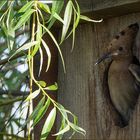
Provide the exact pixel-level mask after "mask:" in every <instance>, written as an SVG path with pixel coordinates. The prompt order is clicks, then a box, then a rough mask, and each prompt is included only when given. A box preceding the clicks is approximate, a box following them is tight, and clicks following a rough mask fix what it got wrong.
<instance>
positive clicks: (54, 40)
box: [42, 25, 66, 72]
mask: <svg viewBox="0 0 140 140" xmlns="http://www.w3.org/2000/svg"><path fill="white" fill-rule="evenodd" d="M42 27H43V28H44V29H45V30H46V32H47V33H48V34H49V35H50V37H51V38H52V40H53V42H54V43H55V45H56V47H57V49H58V51H59V54H60V57H61V60H62V64H63V68H64V72H66V68H65V62H64V58H63V55H62V52H61V50H60V46H59V45H58V43H57V41H56V39H55V37H54V36H53V34H52V33H51V32H50V31H49V30H48V29H47V28H46V27H45V26H44V25H42Z"/></svg>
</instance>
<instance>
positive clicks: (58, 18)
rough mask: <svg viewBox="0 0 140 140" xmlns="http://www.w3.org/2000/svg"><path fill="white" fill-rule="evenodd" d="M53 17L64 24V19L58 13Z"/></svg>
mask: <svg viewBox="0 0 140 140" xmlns="http://www.w3.org/2000/svg"><path fill="white" fill-rule="evenodd" d="M53 17H55V18H56V19H57V20H58V21H60V22H62V23H64V21H63V19H62V18H61V17H60V16H59V15H58V14H57V13H54V14H53Z"/></svg>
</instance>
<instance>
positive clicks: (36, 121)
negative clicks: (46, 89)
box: [33, 99, 50, 126]
mask: <svg viewBox="0 0 140 140" xmlns="http://www.w3.org/2000/svg"><path fill="white" fill-rule="evenodd" d="M49 105H50V99H47V101H46V103H45V105H44V106H43V107H42V108H41V109H40V110H39V112H38V115H37V116H36V118H35V119H34V121H33V126H35V125H36V124H37V123H38V122H39V121H40V120H41V118H42V117H43V116H44V114H45V113H46V111H47V109H48V107H49Z"/></svg>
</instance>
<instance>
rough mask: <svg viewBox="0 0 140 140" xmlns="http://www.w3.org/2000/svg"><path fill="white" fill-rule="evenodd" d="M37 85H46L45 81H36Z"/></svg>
mask: <svg viewBox="0 0 140 140" xmlns="http://www.w3.org/2000/svg"><path fill="white" fill-rule="evenodd" d="M38 83H39V85H41V86H42V87H46V82H45V81H38Z"/></svg>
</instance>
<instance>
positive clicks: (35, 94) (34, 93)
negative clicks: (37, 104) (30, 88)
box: [25, 89, 40, 102]
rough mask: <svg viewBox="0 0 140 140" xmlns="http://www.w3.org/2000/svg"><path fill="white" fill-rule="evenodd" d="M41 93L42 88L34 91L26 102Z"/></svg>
mask: <svg viewBox="0 0 140 140" xmlns="http://www.w3.org/2000/svg"><path fill="white" fill-rule="evenodd" d="M39 93H40V89H38V90H36V91H34V92H33V93H31V94H30V95H29V96H28V97H27V98H26V100H25V102H26V101H29V100H32V99H34V98H35V97H37V95H38V94H39Z"/></svg>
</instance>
